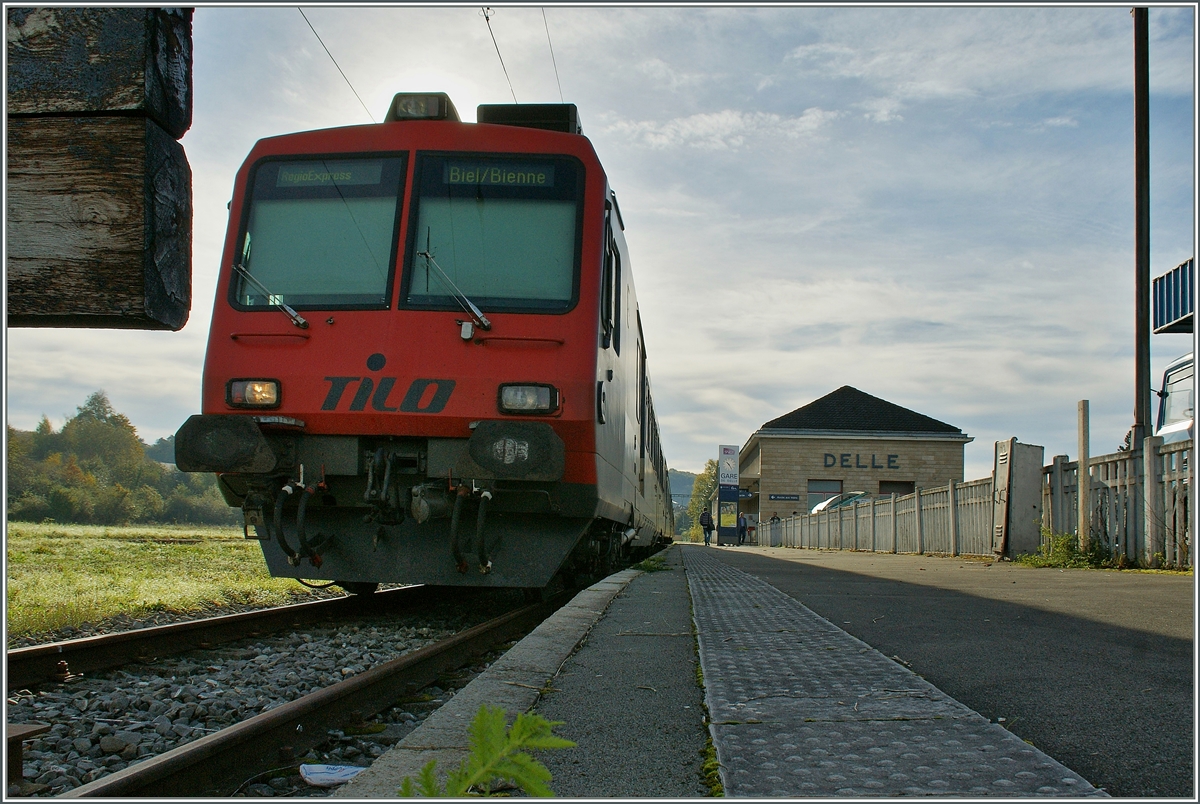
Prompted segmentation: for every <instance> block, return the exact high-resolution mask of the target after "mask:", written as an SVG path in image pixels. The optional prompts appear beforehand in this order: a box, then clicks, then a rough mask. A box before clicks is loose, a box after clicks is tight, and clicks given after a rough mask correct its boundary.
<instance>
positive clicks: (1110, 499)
mask: <svg viewBox="0 0 1200 804" xmlns="http://www.w3.org/2000/svg"><path fill="white" fill-rule="evenodd" d="M1150 444H1151V446H1152V447H1153V451H1152V453H1151V459H1150V462H1149V465H1150V466H1151V471H1152V473H1153V476H1154V482H1153V483H1152V484H1151V486H1150V495H1151V498H1150V506H1149V510H1148V511H1147V509H1146V508H1145V507H1144V506H1143V503H1142V496H1141V495H1142V488H1143V478H1144V477H1145V475H1146V466H1147V461H1146V460H1145V458H1144V456H1143V454H1142V451H1141V450H1137V451H1133V452H1118V453H1114V454H1112V455H1099V456H1096V457H1094V458H1091V459H1090V460H1089V461H1088V464H1089V466H1090V469H1091V471H1090V476H1091V483H1092V485H1091V488H1092V496H1091V500H1092V506H1091V509H1092V511H1091V522H1090V531H1089V533H1090V535H1091V537H1092V538H1094V539H1099V540H1101V543H1102V544H1103V545H1105V547H1106V549H1109V550H1110V551H1111V552H1112V555H1113V556H1114V557H1116V556H1117V555H1119V554H1121V553H1124V554H1125V555H1126V557H1127V559H1128V560H1129V561H1130V562H1131V563H1137V564H1138V565H1140V566H1149V565H1156V566H1157V565H1164V566H1175V567H1183V566H1191V565H1192V555H1191V550H1190V544H1191V531H1190V516H1189V514H1190V508H1189V504H1190V500H1189V491H1190V487H1191V479H1190V478H1191V474H1190V473H1191V454H1192V442H1191V441H1185V442H1181V443H1177V444H1169V445H1166V446H1160V445H1158V444H1156V443H1154V442H1150ZM1042 474H1043V482H1042V524H1043V527H1044V528H1046V529H1047V530H1049V531H1053V532H1056V533H1077V532H1078V531H1077V525H1078V513H1077V509H1078V504H1077V492H1078V486H1077V475H1078V462H1068V461H1067V460H1066V456H1058V457H1056V458H1055V459H1054V462H1053V463H1052V464H1051V465H1050V466H1047V467H1045V468H1044V469H1043V473H1042ZM992 496H993V492H992V479H991V478H990V477H988V478H983V479H981V480H973V481H971V482H969V483H955V482H950V483H947V484H946V485H945V486H939V487H937V488H932V489H918V490H917V491H916V492H914V493H913V494H906V495H904V496H902V497H900V496H897V495H895V494H893V495H892V496H891V497H886V498H882V499H875V500H868V501H866V502H859V503H855V504H854V505H849V506H845V507H843V508H835V509H833V510H831V511H823V512H821V513H818V514H801V515H799V516H793V517H788V518H787V519H784V520H781V521H780V522H776V523H770V522H760V523H759V527H758V528H757V533H756V534H755V536H754V537H753V538H752V540H751V541H752V543H755V542H757V543H760V544H763V545H768V544H769V545H771V546H781V547H795V548H802V549H816V550H866V551H874V552H884V553H918V554H923V553H940V554H944V555H952V556H954V555H977V556H990V555H993V552H992V525H993V522H992V516H993V510H994V501H993V499H992Z"/></svg>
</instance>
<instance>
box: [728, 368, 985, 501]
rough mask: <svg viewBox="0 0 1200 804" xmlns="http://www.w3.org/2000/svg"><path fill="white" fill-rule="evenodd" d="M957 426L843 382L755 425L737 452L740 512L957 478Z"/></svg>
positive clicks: (963, 439)
mask: <svg viewBox="0 0 1200 804" xmlns="http://www.w3.org/2000/svg"><path fill="white" fill-rule="evenodd" d="M972 440H974V439H972V438H971V437H970V436H968V435H966V434H965V433H964V432H963V431H962V430H961V429H959V428H957V427H955V426H953V425H950V424H946V423H945V422H941V421H938V420H937V419H933V418H930V417H929V416H926V415H924V414H921V413H917V412H916V411H912V410H909V409H908V408H902V407H900V406H899V405H895V404H892V403H891V402H888V401H886V400H883V399H880V398H878V397H875V396H871V395H870V394H868V393H864V392H863V391H860V390H858V389H857V388H852V387H850V386H849V385H844V386H842V387H841V388H839V389H837V390H836V391H834V392H833V393H830V394H827V395H825V396H823V397H821V398H820V399H818V400H816V401H815V402H810V403H809V404H807V405H805V406H804V407H802V408H797V409H796V410H793V411H792V412H791V413H787V414H784V415H783V416H780V417H779V418H777V419H772V420H771V421H769V422H767V423H766V424H764V425H763V426H762V427H760V428H759V429H758V430H757V431H756V432H755V433H754V434H753V435H752V436H750V438H749V440H748V441H747V442H746V444H745V445H744V446H743V447H742V449H741V453H740V455H739V478H738V480H739V486H740V488H741V492H740V494H741V496H742V500H741V505H740V508H741V510H742V511H743V512H745V513H747V514H751V515H752V518H753V519H755V520H757V519H760V518H762V519H770V517H771V516H772V515H773V514H778V515H779V516H780V517H788V516H791V515H792V514H793V513H807V512H808V511H810V510H812V507H813V506H815V505H817V504H818V503H820V502H822V501H824V500H826V499H829V498H830V497H833V496H834V495H836V494H841V493H843V492H855V491H863V492H866V493H867V494H868V495H869V496H871V497H888V496H890V495H891V494H892V493H896V494H911V493H912V492H913V491H914V489H916V488H927V487H933V486H943V485H945V484H946V482H947V481H949V480H951V479H953V480H955V481H961V480H962V479H963V448H964V446H965V445H966V444H967V443H968V442H970V441H972Z"/></svg>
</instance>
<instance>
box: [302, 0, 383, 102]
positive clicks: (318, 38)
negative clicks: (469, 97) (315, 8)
mask: <svg viewBox="0 0 1200 804" xmlns="http://www.w3.org/2000/svg"><path fill="white" fill-rule="evenodd" d="M296 10H297V11H299V12H300V16H301V17H304V21H305V22H307V23H308V28H309V30H310V31H312V32H313V36H315V37H317V41H318V42H320V43H321V47H322V48H324V49H325V54H326V55H327V56H329V60H330V61H332V62H333V66H334V67H337V71H338V72H339V73H341V74H342V78H343V79H344V80H345V81H346V86H348V87H350V91H351V92H353V93H354V97H356V98H358V102H359V103H360V104H362V107H363V111H365V112H366V113H367V117H369V118H371V122H372V123H376V122H378V121H377V120H376V119H375V115H373V114H371V110H370V109H368V108H367V104H365V103H363V99H362V98H361V97H359V94H358V90H356V89H355V88H354V84H351V83H350V79H349V78H346V73H344V72H342V67H341V65H339V64H338V63H337V59H335V58H334V57H333V54H332V53H330V52H329V48H327V47H325V42H324V40H322V39H321V35H320V34H319V33H317V29H316V28H314V27H313V24H312V23H311V22H309V20H308V15H307V14H305V13H304V9H302V8H300V7H299V6H297V7H296Z"/></svg>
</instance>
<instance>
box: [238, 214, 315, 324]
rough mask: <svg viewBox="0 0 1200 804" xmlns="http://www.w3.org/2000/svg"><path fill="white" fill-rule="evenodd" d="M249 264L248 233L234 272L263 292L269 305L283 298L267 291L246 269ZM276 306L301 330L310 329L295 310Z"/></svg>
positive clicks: (277, 303)
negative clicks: (274, 300)
mask: <svg viewBox="0 0 1200 804" xmlns="http://www.w3.org/2000/svg"><path fill="white" fill-rule="evenodd" d="M249 262H250V233H249V232H246V242H245V244H244V245H243V246H242V261H241V262H235V263H234V264H233V270H235V271H237V272H238V273H239V274H241V275H242V276H244V277H245V278H246V281H248V282H250V283H251V284H252V285H254V287H256V288H258V289H259V290H261V291H262V292H263V295H265V296H266V297H267V303H268V304H270V303H271V299H280V298H282V297H280V296H276V295H275V294H274V293H272V292H271V291H269V290H267V286H266V285H264V284H263V283H262V282H259V281H258V280H257V279H255V278H254V277H253V276H251V275H250V269H249V268H247V267H246V265H247V264H249ZM275 306H276V307H278V308H279V311H280V312H281V313H283V314H284V315H286V316H287V317H288V318H290V319H291V321H292V323H293V324H295V325H296V326H298V327H300V329H308V322H307V321H305V320H304V319H303V318H302V317H301V316H300V314H299V313H297V312H296V311H295V310H293V309H292V308H291V307H288V306H287V305H286V304H284V303H283V302H282V301H279V302H276V303H275Z"/></svg>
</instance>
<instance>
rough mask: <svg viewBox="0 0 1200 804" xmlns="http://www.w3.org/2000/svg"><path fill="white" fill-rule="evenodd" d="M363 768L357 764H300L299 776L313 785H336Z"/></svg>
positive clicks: (363, 769)
mask: <svg viewBox="0 0 1200 804" xmlns="http://www.w3.org/2000/svg"><path fill="white" fill-rule="evenodd" d="M365 770H366V768H360V767H359V766H357V765H301V766H300V778H301V779H303V780H304V781H306V782H308V783H309V784H311V785H312V786H313V787H337V786H338V785H339V784H345V783H346V782H348V781H350V780H351V779H353V778H354V777H355V776H357V775H358V774H360V773H362V772H363V771H365Z"/></svg>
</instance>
